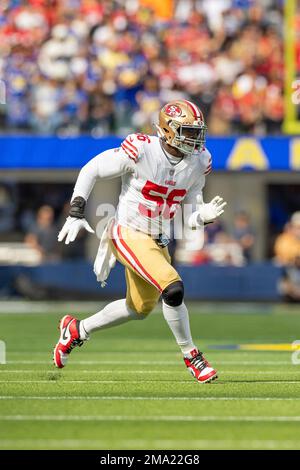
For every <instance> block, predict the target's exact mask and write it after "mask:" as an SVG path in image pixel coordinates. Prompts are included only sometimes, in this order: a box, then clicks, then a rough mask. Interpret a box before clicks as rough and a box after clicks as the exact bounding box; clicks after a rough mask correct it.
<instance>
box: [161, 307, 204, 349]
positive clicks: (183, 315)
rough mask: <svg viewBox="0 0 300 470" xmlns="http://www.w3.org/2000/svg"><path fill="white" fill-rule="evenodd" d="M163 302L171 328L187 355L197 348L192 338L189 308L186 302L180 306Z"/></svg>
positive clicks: (164, 311)
mask: <svg viewBox="0 0 300 470" xmlns="http://www.w3.org/2000/svg"><path fill="white" fill-rule="evenodd" d="M162 304H163V314H164V317H165V320H166V321H167V323H168V325H169V327H170V328H171V331H172V333H173V335H174V336H175V339H176V342H177V344H178V346H179V347H180V349H181V351H182V353H183V354H184V355H187V354H188V353H190V352H191V351H192V350H193V349H195V348H196V346H195V345H194V343H193V340H192V335H191V330H190V321H189V314H188V311H187V308H186V306H185V304H184V302H182V304H181V305H179V307H170V305H167V304H165V302H163V303H162Z"/></svg>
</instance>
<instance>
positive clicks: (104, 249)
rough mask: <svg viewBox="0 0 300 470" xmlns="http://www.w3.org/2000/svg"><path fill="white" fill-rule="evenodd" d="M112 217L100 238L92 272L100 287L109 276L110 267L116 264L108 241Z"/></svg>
mask: <svg viewBox="0 0 300 470" xmlns="http://www.w3.org/2000/svg"><path fill="white" fill-rule="evenodd" d="M113 220H114V219H113V218H111V219H110V220H109V221H108V223H107V225H106V227H105V229H104V231H103V233H102V237H101V240H100V244H99V248H98V252H97V255H96V258H95V262H94V273H95V274H96V277H97V281H98V282H101V287H104V286H105V285H106V279H107V278H108V276H109V273H110V271H111V269H112V268H113V267H114V266H115V264H116V257H115V255H114V254H113V252H112V249H111V246H110V243H109V229H110V227H111V224H112V223H113Z"/></svg>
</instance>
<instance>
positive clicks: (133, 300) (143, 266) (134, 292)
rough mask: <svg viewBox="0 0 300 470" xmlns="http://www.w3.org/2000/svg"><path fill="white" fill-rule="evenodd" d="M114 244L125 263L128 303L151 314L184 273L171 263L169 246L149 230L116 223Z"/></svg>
mask: <svg viewBox="0 0 300 470" xmlns="http://www.w3.org/2000/svg"><path fill="white" fill-rule="evenodd" d="M110 232H111V233H110V235H111V236H110V244H111V248H112V250H113V253H114V255H115V256H116V258H117V260H118V261H119V262H120V263H122V264H123V265H124V266H125V275H126V285H127V292H126V302H127V305H128V307H129V308H131V309H133V310H134V311H136V312H137V313H139V314H142V315H148V314H149V313H150V312H151V310H153V308H154V307H155V305H156V303H157V301H158V299H159V297H160V295H161V293H162V291H163V290H164V289H165V288H166V287H167V286H169V285H170V284H172V283H173V282H175V281H180V280H181V279H180V276H179V274H178V273H177V271H176V270H175V269H174V268H173V266H172V265H171V257H170V255H169V251H168V248H167V247H164V248H161V247H159V246H158V245H157V243H156V242H155V240H153V238H152V237H151V236H149V235H147V234H145V233H142V232H138V231H136V230H133V229H130V228H128V227H124V226H121V225H117V223H116V222H115V223H113V225H112V227H111V230H110Z"/></svg>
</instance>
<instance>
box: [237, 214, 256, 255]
mask: <svg viewBox="0 0 300 470" xmlns="http://www.w3.org/2000/svg"><path fill="white" fill-rule="evenodd" d="M232 237H233V239H234V240H235V241H236V242H238V243H239V245H240V247H241V249H242V252H243V256H244V258H245V259H246V260H247V262H249V261H251V259H252V248H253V245H254V242H255V235H254V230H253V228H252V227H251V223H250V217H249V215H248V214H247V213H246V212H243V211H242V212H239V213H238V214H236V216H235V218H234V222H233V232H232Z"/></svg>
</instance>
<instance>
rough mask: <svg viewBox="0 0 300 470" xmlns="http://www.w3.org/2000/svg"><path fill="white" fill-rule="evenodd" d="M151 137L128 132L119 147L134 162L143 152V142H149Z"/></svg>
mask: <svg viewBox="0 0 300 470" xmlns="http://www.w3.org/2000/svg"><path fill="white" fill-rule="evenodd" d="M150 143H151V139H150V137H149V136H148V135H146V134H129V135H128V136H127V137H126V139H124V140H123V142H122V143H121V149H122V150H123V151H124V153H125V154H126V155H127V157H129V158H130V159H131V160H133V161H134V162H135V163H136V162H137V161H138V160H139V158H140V157H141V154H142V153H143V147H144V144H150Z"/></svg>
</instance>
